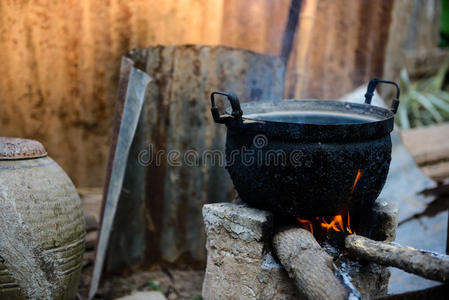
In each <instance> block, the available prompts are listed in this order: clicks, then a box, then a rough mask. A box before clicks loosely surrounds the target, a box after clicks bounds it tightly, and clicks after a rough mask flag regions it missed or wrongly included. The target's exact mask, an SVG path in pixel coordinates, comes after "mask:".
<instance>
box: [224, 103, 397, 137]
mask: <svg viewBox="0 0 449 300" xmlns="http://www.w3.org/2000/svg"><path fill="white" fill-rule="evenodd" d="M241 108H242V111H243V115H242V121H241V122H230V123H229V126H228V127H230V128H235V127H239V128H240V129H242V130H244V131H246V132H248V133H255V134H266V135H267V136H268V137H270V138H272V139H287V140H289V139H300V140H316V141H360V140H369V139H375V138H380V137H382V136H385V135H388V134H390V132H391V131H392V130H393V127H394V113H393V112H392V111H390V110H388V109H385V108H382V107H378V106H374V105H370V104H361V103H353V102H346V101H338V100H296V99H285V100H276V101H250V102H246V103H242V104H241ZM288 111H308V112H319V113H326V112H329V114H331V113H334V114H335V113H339V114H346V115H348V116H355V117H358V118H359V119H360V118H362V119H365V120H366V121H363V122H360V123H359V122H357V123H340V124H319V123H307V122H295V123H293V122H282V121H273V120H263V119H259V118H248V117H247V116H248V115H251V114H261V113H270V112H288ZM226 112H227V113H228V114H231V108H227V109H226Z"/></svg>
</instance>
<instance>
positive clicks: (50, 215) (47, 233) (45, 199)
mask: <svg viewBox="0 0 449 300" xmlns="http://www.w3.org/2000/svg"><path fill="white" fill-rule="evenodd" d="M0 232H1V236H0V299H26V298H31V299H74V298H75V296H76V292H77V287H78V281H79V277H80V272H81V263H82V255H83V252H84V242H85V235H86V233H85V223H84V217H83V213H82V209H81V202H80V198H79V196H78V194H77V191H76V189H75V187H74V185H73V183H72V181H71V180H70V178H69V177H68V176H67V175H66V174H65V172H64V171H63V170H62V169H61V167H59V166H58V164H56V162H55V161H53V160H52V159H51V158H50V157H48V156H47V153H46V151H45V149H44V147H43V146H42V145H41V144H40V143H39V142H36V141H32V140H25V139H17V138H3V137H0Z"/></svg>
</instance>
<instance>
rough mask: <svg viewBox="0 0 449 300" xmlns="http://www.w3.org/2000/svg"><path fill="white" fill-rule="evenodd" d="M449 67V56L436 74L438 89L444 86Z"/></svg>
mask: <svg viewBox="0 0 449 300" xmlns="http://www.w3.org/2000/svg"><path fill="white" fill-rule="evenodd" d="M448 68H449V57H448V58H446V59H445V60H444V61H443V64H442V65H441V67H440V69H439V70H438V73H437V74H436V75H435V76H434V79H435V81H434V87H435V88H436V89H438V90H441V89H442V88H443V83H444V77H445V76H446V73H447V70H448Z"/></svg>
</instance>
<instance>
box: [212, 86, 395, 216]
mask: <svg viewBox="0 0 449 300" xmlns="http://www.w3.org/2000/svg"><path fill="white" fill-rule="evenodd" d="M378 83H388V84H393V85H395V86H396V88H397V97H396V99H394V101H393V104H392V108H391V110H388V109H384V108H381V107H376V106H372V105H370V103H371V98H372V96H373V92H374V90H375V88H376V85H377V84H378ZM216 95H223V96H226V97H227V98H228V100H229V102H230V103H231V107H230V108H228V110H227V111H226V113H225V114H223V115H220V114H219V111H218V108H217V106H216V105H215V99H214V98H215V96H216ZM211 102H212V108H211V112H212V116H213V118H214V121H215V122H216V123H221V124H225V125H226V126H227V128H228V130H227V140H226V159H227V166H226V168H227V170H228V172H229V174H230V175H231V178H232V181H233V183H234V185H235V188H236V189H237V192H238V193H239V195H240V197H241V199H242V200H243V201H245V202H246V203H248V204H250V205H251V206H254V207H256V208H260V209H264V210H269V211H272V212H273V213H275V214H277V215H289V216H300V217H311V216H334V215H337V214H342V213H344V212H346V210H347V209H354V208H356V209H361V208H362V209H370V206H371V205H372V204H373V202H374V200H375V199H376V198H377V197H378V195H379V193H380V191H381V190H382V187H383V185H384V183H385V180H386V178H387V173H388V169H389V165H390V160H391V138H390V132H391V131H392V130H393V125H394V114H395V113H396V110H397V107H398V104H399V86H398V85H397V84H396V83H394V82H391V81H384V80H379V79H373V80H371V81H370V84H369V85H368V91H367V93H366V94H365V104H355V103H348V102H342V101H327V100H325V101H319V100H281V101H272V102H248V103H244V104H242V105H241V106H240V103H239V100H238V98H237V96H236V95H234V94H232V93H221V92H213V93H212V94H211Z"/></svg>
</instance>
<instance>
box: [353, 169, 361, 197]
mask: <svg viewBox="0 0 449 300" xmlns="http://www.w3.org/2000/svg"><path fill="white" fill-rule="evenodd" d="M362 175H363V173H362V171H360V169H358V170H357V175H355V180H354V183H353V184H352V189H351V194H352V193H354V190H355V188H356V186H357V183H358V182H359V179H360V178H361V177H362Z"/></svg>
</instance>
